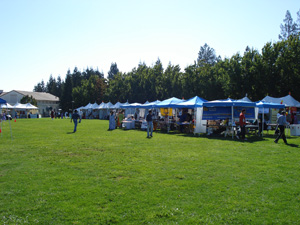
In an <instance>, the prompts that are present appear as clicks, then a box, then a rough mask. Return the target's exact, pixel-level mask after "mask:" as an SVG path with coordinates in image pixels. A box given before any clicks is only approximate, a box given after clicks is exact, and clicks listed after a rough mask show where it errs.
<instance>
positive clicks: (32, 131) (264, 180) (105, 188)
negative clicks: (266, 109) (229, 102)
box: [0, 118, 300, 224]
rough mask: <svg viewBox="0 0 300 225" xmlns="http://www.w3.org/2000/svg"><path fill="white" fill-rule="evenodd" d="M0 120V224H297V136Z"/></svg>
mask: <svg viewBox="0 0 300 225" xmlns="http://www.w3.org/2000/svg"><path fill="white" fill-rule="evenodd" d="M11 128H12V135H13V138H11V133H10V126H9V122H8V121H6V122H4V123H3V124H2V133H1V136H0V223H1V224H300V182H299V178H300V149H299V147H298V145H299V144H300V138H297V137H288V142H289V143H290V145H285V144H284V143H283V141H282V140H280V141H279V143H278V144H275V143H274V142H273V141H274V135H273V134H271V133H270V134H269V135H266V136H265V137H264V138H263V139H262V138H259V137H256V136H253V137H248V141H247V142H243V141H237V140H232V139H231V137H228V138H221V137H206V136H205V135H201V136H200V137H199V136H193V135H183V134H177V133H170V134H166V133H161V132H155V133H154V137H153V138H151V139H147V138H146V132H145V131H140V130H130V131H124V130H119V129H117V130H114V131H108V121H101V120H83V121H82V123H80V124H79V125H78V131H77V132H76V133H72V131H73V124H71V123H70V120H67V119H63V120H61V119H56V120H54V121H52V120H51V119H46V118H45V119H31V120H30V119H23V120H17V122H14V121H11Z"/></svg>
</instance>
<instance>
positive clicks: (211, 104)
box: [203, 98, 256, 107]
mask: <svg viewBox="0 0 300 225" xmlns="http://www.w3.org/2000/svg"><path fill="white" fill-rule="evenodd" d="M203 106H206V107H217V106H219V107H225V106H243V107H255V106H256V104H255V103H254V102H247V101H243V100H235V99H231V98H228V99H223V100H214V101H208V102H203Z"/></svg>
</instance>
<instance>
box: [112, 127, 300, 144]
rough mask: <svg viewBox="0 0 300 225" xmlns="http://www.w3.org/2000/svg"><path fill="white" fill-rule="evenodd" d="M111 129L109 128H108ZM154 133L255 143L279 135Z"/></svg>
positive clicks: (174, 131)
mask: <svg viewBox="0 0 300 225" xmlns="http://www.w3.org/2000/svg"><path fill="white" fill-rule="evenodd" d="M119 130H122V131H124V132H127V131H130V130H134V131H137V132H147V130H141V129H119ZM108 131H109V130H108ZM153 133H154V134H163V135H171V136H178V137H189V138H206V139H216V140H221V141H222V140H224V141H235V142H245V143H255V142H260V141H264V140H266V139H274V140H275V139H276V137H277V135H274V134H263V136H259V135H257V134H246V138H247V140H242V139H237V138H236V136H235V135H234V136H233V138H232V135H228V136H226V137H224V135H221V134H211V135H207V134H194V133H180V132H179V131H178V130H171V131H169V132H167V131H166V130H155V131H153ZM296 138H298V137H295V136H289V135H288V136H287V140H291V139H296ZM287 146H290V147H295V148H298V147H299V145H296V144H288V145H287Z"/></svg>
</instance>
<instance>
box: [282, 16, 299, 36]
mask: <svg viewBox="0 0 300 225" xmlns="http://www.w3.org/2000/svg"><path fill="white" fill-rule="evenodd" d="M283 22H284V24H280V34H279V36H278V38H279V40H286V39H288V37H289V36H291V35H296V34H297V30H298V26H297V24H296V23H294V21H293V18H292V16H291V13H290V11H289V10H287V11H286V14H285V19H284V20H283Z"/></svg>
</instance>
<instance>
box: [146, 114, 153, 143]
mask: <svg viewBox="0 0 300 225" xmlns="http://www.w3.org/2000/svg"><path fill="white" fill-rule="evenodd" d="M146 121H147V138H149V137H152V132H153V120H152V111H151V110H149V113H148V115H147V117H146ZM149 132H151V134H150V136H149Z"/></svg>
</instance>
